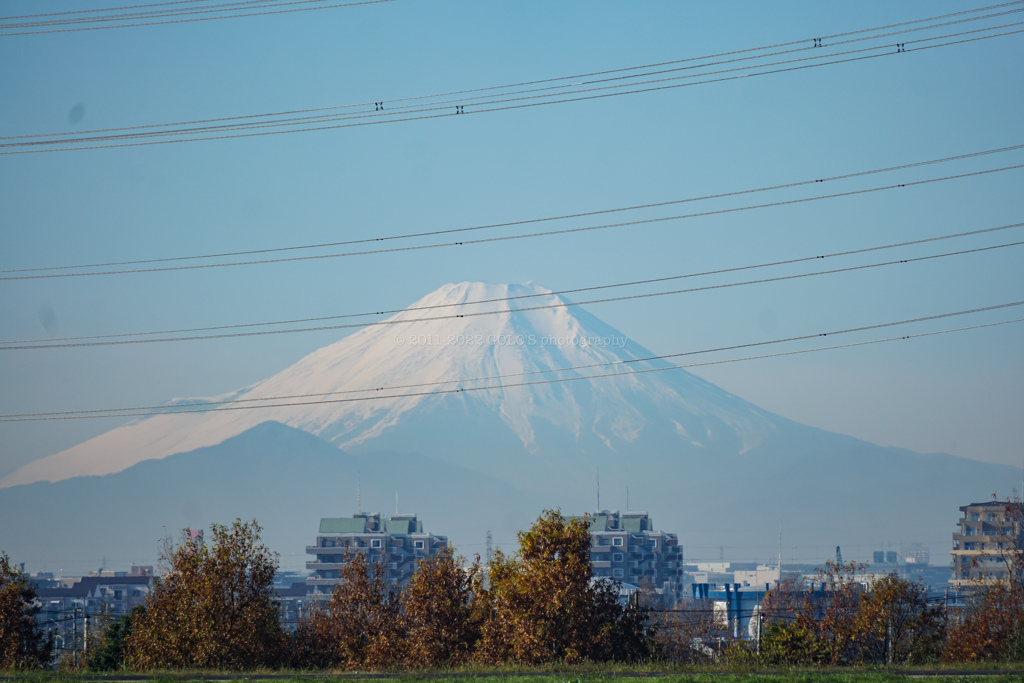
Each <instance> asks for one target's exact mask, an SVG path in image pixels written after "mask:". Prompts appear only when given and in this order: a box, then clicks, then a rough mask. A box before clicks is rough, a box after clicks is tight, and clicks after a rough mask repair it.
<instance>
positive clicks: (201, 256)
mask: <svg viewBox="0 0 1024 683" xmlns="http://www.w3.org/2000/svg"><path fill="white" fill-rule="evenodd" d="M1022 1H1024V0H1022ZM1021 149H1024V144H1019V145H1010V146H1007V147H997V148H994V149H987V150H982V151H979V152H968V153H967V154H958V155H955V156H949V157H942V158H939V159H929V160H926V161H915V162H911V163H907V164H900V165H898V166H887V167H884V168H876V169H871V170H868V171H855V172H853V173H844V174H840V175H835V176H828V177H824V178H813V179H811V180H799V181H796V182H791V183H783V184H781V185H769V186H766V187H757V188H753V189H746V190H734V191H732V192H720V193H717V194H711V195H703V196H699V197H687V198H684V199H672V200H667V201H661V202H653V203H649V204H637V205H633V206H624V207H615V208H611V209H598V210H595V211H579V212H576V213H570V214H561V215H558V216H545V217H542V218H527V219H523V220H518V221H507V222H504V223H490V224H484V225H475V226H469V227H464V228H447V229H444V230H429V231H423V232H414V233H405V234H399V235H387V236H384V237H367V238H363V239H354V240H343V241H337V242H321V243H319V244H302V245H293V246H287V247H274V248H269V249H247V250H244V251H227V252H220V253H214V254H195V255H190V256H172V257H165V258H153V259H136V260H132V261H107V262H101V263H86V264H77V265H69V266H42V267H36V268H13V269H6V270H0V275H3V274H7V273H30V272H46V271H53V270H81V269H84V268H109V267H114V266H134V265H145V264H150V263H171V262H177V261H193V260H199V259H213V258H228V257H232V256H252V255H256V254H272V253H281V252H287V251H297V250H303V249H326V248H330V247H343V246H350V245H354V244H370V243H374V242H388V241H394V240H405V239H414V238H420V237H436V236H438V235H451V234H458V233H465V232H476V231H480V230H493V229H496V228H508V227H515V226H519V225H531V224H535V223H548V222H552V221H561V220H569V219H575V218H586V217H589V216H600V215H605V214H611V213H621V212H624V211H639V210H643V209H653V208H660V207H664V206H672V205H676V204H687V203H690V202H698V201H705V200H710V199H725V198H727V197H738V196H741V195H745V194H755V193H759V192H772V191H775V190H783V189H789V188H794V187H801V186H805V185H814V184H817V183H827V182H833V181H836V180H848V179H850V178H859V177H862V176H868V175H876V174H879V173H890V172H893V171H903V170H906V169H910V168H918V167H921V166H931V165H933V164H941V163H948V162H952V161H962V160H964V159H972V158H975V157H981V156H987V155H989V154H1000V153H1003V152H1012V151H1017V150H1021ZM0 279H3V278H0Z"/></svg>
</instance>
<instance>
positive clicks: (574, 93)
mask: <svg viewBox="0 0 1024 683" xmlns="http://www.w3.org/2000/svg"><path fill="white" fill-rule="evenodd" d="M1022 23H1024V22H1016V23H1012V24H1005V25H1003V26H998V27H989V28H984V29H976V30H973V31H966V32H962V33H957V34H949V35H946V36H936V37H932V38H924V39H920V40H915V41H906V42H904V43H899V44H897V45H883V46H878V47H870V48H862V49H858V50H850V51H846V52H838V53H833V54H832V55H818V56H813V57H804V58H798V59H790V60H783V61H779V62H772V63H768V64H760V65H756V66H749V67H747V66H744V67H734V68H730V69H720V70H717V71H711V72H706V73H698V74H689V75H685V76H674V77H670V78H661V79H654V80H649V81H640V82H631V83H624V84H617V85H608V86H601V87H590V88H582V89H576V90H569V89H560V90H559V92H556V93H548V94H542V95H521V96H519V97H508V96H507V95H511V94H514V93H508V94H503V95H498V96H497V97H498V98H499V99H491V100H488V101H485V102H478V103H476V104H474V105H472V106H471V108H470V110H468V111H466V110H465V108H464V106H463V105H456V106H454V107H453V106H451V105H450V104H448V105H445V106H441V103H431V104H429V105H425V106H423V107H420V108H418V109H411V110H407V111H405V112H399V114H404V115H400V116H395V117H392V116H391V113H390V112H389V111H386V110H385V109H380V108H379V107H375V110H374V111H372V112H371V111H369V110H366V111H364V112H359V113H355V114H346V115H334V116H328V115H324V116H321V117H311V118H315V119H317V121H315V122H313V123H316V124H321V123H325V122H332V121H351V122H350V123H331V124H330V125H308V124H309V123H310V122H305V123H302V122H300V123H294V122H288V121H284V122H268V123H251V124H241V123H239V124H229V125H226V126H221V127H210V126H208V127H205V128H194V129H182V130H171V131H157V132H138V133H124V134H121V135H108V136H94V137H71V138H68V137H64V138H61V139H55V140H47V139H36V140H24V139H23V138H24V137H27V136H19V137H18V138H8V139H22V140H23V141H21V142H9V143H6V144H4V145H0V147H4V148H7V149H6V151H2V152H0V154H34V153H43V152H52V151H73V150H85V149H106V148H112V147H133V146H140V145H156V144H169V143H174V142H196V141H202V140H225V139H233V138H244V137H253V136H263V135H279V134H284V133H297V132H312V131H322V130H334V129H339V128H350V127H356V126H366V125H377V124H382V123H399V122H407V121H417V120H425V119H435V118H443V117H449V116H455V115H457V114H470V113H487V112H495V111H507V110H513V109H521V108H525V107H534V106H540V105H546V104H562V103H566V102H579V101H585V100H593V99H601V98H607V97H615V96H619V95H629V94H638V93H646V92H654V91H659V90H668V89H674V88H680V87H687V86H690V85H703V84H708V83H719V82H723V81H729V80H736V79H738V78H748V77H752V76H764V75H770V74H777V73H784V72H788V71H796V70H802V69H807V68H812V67H816V66H829V65H835V64H842V63H848V62H854V61H860V60H864V59H872V58H875V57H882V56H889V55H892V54H901V53H906V52H913V51H920V50H927V49H931V48H936V47H947V46H951V45H959V44H964V43H969V42H974V41H977V40H987V39H989V38H999V37H1005V36H1009V35H1015V34H1018V33H1022V32H1024V29H1018V30H1013V31H1006V32H1003V33H998V34H989V35H984V36H975V37H973V38H963V39H961V40H953V41H949V42H946V43H939V44H935V45H918V46H917V47H911V48H908V47H907V45H913V44H916V43H922V42H929V41H935V40H940V39H944V38H950V37H956V36H963V35H968V34H973V33H978V32H986V31H993V30H997V29H1001V28H1006V27H1012V26H1019V25H1021V24H1022ZM893 48H896V49H893ZM878 50H886V51H885V52H879V53H877V54H868V55H863V54H860V55H859V56H855V57H847V58H844V59H832V60H830V61H822V62H818V63H814V64H798V65H796V66H785V67H782V66H780V68H775V69H769V70H766V71H755V72H750V73H743V74H739V75H729V76H722V77H718V78H707V79H705V80H699V81H692V82H686V83H669V84H667V85H666V84H665V83H666V82H668V81H678V80H681V79H693V78H700V77H703V76H709V75H714V74H725V73H731V72H736V71H748V70H750V69H764V68H765V67H767V66H778V65H787V64H796V63H798V62H806V61H808V60H816V59H822V58H823V57H825V56H838V55H846V54H857V53H863V52H865V51H878ZM658 84H660V85H658ZM575 85H579V84H575ZM644 85H646V86H648V87H637V86H644ZM569 87H572V86H566V88H569ZM624 88H632V89H631V90H623V89H624ZM607 90H618V92H601V91H607ZM584 93H590V94H584ZM538 100H543V101H538ZM452 101H454V100H452ZM377 104H379V103H377ZM465 106H469V105H465ZM360 119H376V120H360ZM299 125H303V126H305V127H297V126H299ZM282 126H290V127H289V128H288V129H286V130H256V129H262V128H271V127H278V128H280V127H282ZM222 131H256V132H234V133H229V132H222ZM218 132H220V134H213V133H218ZM188 134H193V135H199V136H200V137H174V136H181V135H188ZM37 137H45V135H44V136H37ZM167 137H173V139H157V140H146V139H147V138H167ZM131 140H143V141H141V142H138V141H136V142H132V141H131ZM104 141H115V142H110V143H109V144H88V143H94V142H104ZM65 144H68V145H78V146H72V147H60V146H57V145H65ZM44 146H45V147H44ZM19 148H29V149H19Z"/></svg>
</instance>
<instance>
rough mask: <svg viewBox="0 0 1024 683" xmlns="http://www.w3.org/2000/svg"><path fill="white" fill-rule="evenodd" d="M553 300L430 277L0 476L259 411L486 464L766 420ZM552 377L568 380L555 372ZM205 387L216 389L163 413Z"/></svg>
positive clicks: (172, 440)
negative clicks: (379, 313)
mask: <svg viewBox="0 0 1024 683" xmlns="http://www.w3.org/2000/svg"><path fill="white" fill-rule="evenodd" d="M567 303H569V302H567V300H565V299H564V298H562V297H560V296H558V295H556V294H553V293H552V292H551V291H550V290H548V289H544V288H542V287H538V286H535V285H529V284H528V285H493V284H486V283H481V282H463V283H459V284H449V285H445V286H443V287H441V288H440V289H438V290H436V291H434V292H432V293H430V294H428V295H427V296H425V297H424V298H422V299H420V300H419V301H417V302H416V303H414V304H412V305H411V306H410V307H409V308H407V309H406V310H404V311H402V312H401V313H398V314H395V315H393V316H391V317H390V318H387V319H386V320H382V321H374V322H371V323H369V324H368V325H367V326H366V327H365V328H363V329H361V330H360V331H358V332H356V333H354V334H352V335H350V336H348V337H345V338H344V339H342V340H340V341H338V342H336V343H334V344H330V345H328V346H325V347H323V348H321V349H319V350H317V351H315V352H313V353H311V354H309V355H308V356H306V357H305V358H303V359H301V360H300V361H298V362H297V363H295V364H294V365H292V366H291V367H289V368H286V369H285V370H282V371H281V372H279V373H278V374H276V375H274V376H272V377H269V378H268V379H266V380H263V381H261V382H258V383H256V384H253V385H252V386H249V387H246V388H244V389H241V390H238V391H235V392H232V393H230V394H226V395H224V396H220V397H216V398H213V399H191V400H189V399H177V400H174V401H172V402H170V403H168V404H167V411H168V412H167V413H165V414H160V415H154V416H150V417H146V418H142V419H139V420H136V421H134V422H132V423H130V424H128V425H125V426H122V427H118V428H116V429H113V430H111V431H109V432H107V433H105V434H102V435H100V436H98V437H96V438H94V439H91V440H89V441H86V442H85V443H82V444H79V445H77V446H74V447H73V448H69V449H67V450H65V451H63V452H61V453H57V454H55V455H52V456H49V457H47V458H43V459H41V460H37V461H34V462H32V463H29V464H28V465H25V466H24V467H22V468H21V469H19V470H17V471H16V472H14V473H12V474H10V475H8V476H7V477H4V478H2V479H0V487H9V486H15V485H18V484H26V483H31V482H34V481H58V480H62V479H68V478H71V477H76V476H84V475H103V474H109V473H113V472H119V471H121V470H124V469H126V468H128V467H130V466H132V465H134V464H135V463H137V462H140V461H143V460H152V459H162V458H165V457H167V456H169V455H172V454H174V453H179V452H185V451H191V450H194V449H197V448H201V447H204V446H212V445H215V444H218V443H221V442H223V441H225V440H226V439H229V438H231V437H233V436H236V435H238V434H241V433H242V432H245V431H246V430H249V429H250V428H252V427H254V426H256V425H258V424H260V423H262V422H266V421H269V420H274V421H277V422H281V423H284V424H286V425H289V426H291V427H294V428H297V429H301V430H303V431H306V432H308V433H311V434H314V435H316V436H318V437H320V438H321V439H324V440H327V441H329V442H331V443H333V444H335V445H337V446H338V447H339V448H342V449H346V450H355V451H358V450H360V449H364V450H365V449H380V448H390V449H394V450H400V451H405V452H410V451H418V452H424V451H426V452H428V453H429V454H431V455H433V456H434V457H438V458H441V459H447V460H450V461H456V462H457V463H458V464H461V465H464V466H468V467H471V468H473V469H492V467H491V465H492V464H493V463H491V464H489V465H484V464H483V463H482V462H480V459H485V458H488V457H501V456H499V455H498V453H504V454H507V453H508V452H509V448H508V447H507V444H509V443H514V444H518V446H517V447H516V448H518V449H519V450H521V451H525V452H526V453H527V454H532V455H534V456H536V457H538V458H540V460H541V461H544V460H550V459H552V458H564V457H570V458H573V457H577V456H578V457H584V458H586V459H588V460H589V461H593V462H595V463H598V464H599V463H600V462H601V461H602V460H604V459H606V458H607V457H611V456H615V457H616V458H619V459H621V458H622V457H624V456H625V455H627V454H629V453H631V452H634V451H636V450H637V449H638V448H643V449H648V450H649V449H650V448H651V447H652V446H654V445H657V446H658V447H659V449H664V448H666V447H667V448H668V449H669V450H670V451H671V452H681V451H682V452H688V451H693V450H694V449H705V451H706V452H724V453H733V454H735V453H742V452H745V451H747V450H749V449H750V448H752V447H755V446H757V445H758V444H759V443H760V442H761V441H762V440H763V439H764V438H765V436H766V435H768V434H770V433H771V432H772V431H773V430H774V429H775V423H777V422H779V421H780V420H781V418H777V417H776V416H773V415H771V414H769V413H766V412H764V411H761V410H760V409H758V408H756V407H755V406H752V405H751V404H749V403H746V402H745V401H742V400H741V399H738V398H736V397H735V396H732V395H730V394H728V393H727V392H725V391H723V390H721V389H719V388H717V387H715V386H713V385H711V384H709V383H707V382H705V381H703V380H701V379H699V378H697V377H695V376H693V375H691V374H689V373H686V372H684V371H681V370H669V371H666V372H649V373H639V374H637V373H632V372H631V371H632V370H639V369H646V368H654V367H664V366H665V364H664V363H663V362H659V361H644V362H636V363H633V362H631V361H636V360H637V359H640V358H645V357H650V356H652V355H653V354H652V353H651V352H650V351H648V350H646V349H644V348H643V347H642V346H640V345H638V344H636V343H635V342H633V341H631V340H629V339H628V338H627V337H626V335H624V334H623V333H621V332H619V331H618V330H616V329H614V328H612V327H610V326H608V325H606V324H605V323H603V322H601V321H600V320H598V319H597V318H595V317H593V316H592V315H589V314H588V313H586V312H585V311H583V310H582V309H581V308H579V307H576V306H567V305H566V304H567ZM659 363H660V365H659ZM611 373H622V376H620V377H608V376H607V375H609V374H611ZM600 375H604V376H600ZM594 376H599V377H594ZM588 377H592V378H588ZM564 378H576V379H573V380H572V381H564V382H559V381H554V380H558V379H564ZM208 401H227V403H224V404H223V405H222V406H220V409H218V410H215V411H212V412H203V413H194V412H193V413H176V412H175V411H176V410H180V409H182V407H184V409H187V405H186V404H188V403H194V402H208ZM511 437H514V438H511ZM498 444H504V445H502V446H500V447H498ZM708 449H709V450H708ZM509 465H510V466H511V463H509ZM499 469H500V468H499ZM512 469H513V470H514V469H515V467H514V466H512Z"/></svg>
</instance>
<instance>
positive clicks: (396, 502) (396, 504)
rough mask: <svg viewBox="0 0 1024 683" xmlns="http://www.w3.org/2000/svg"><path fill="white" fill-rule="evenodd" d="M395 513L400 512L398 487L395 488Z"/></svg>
mask: <svg viewBox="0 0 1024 683" xmlns="http://www.w3.org/2000/svg"><path fill="white" fill-rule="evenodd" d="M395 514H396V515H397V514H398V489H395Z"/></svg>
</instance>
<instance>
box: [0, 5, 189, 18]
mask: <svg viewBox="0 0 1024 683" xmlns="http://www.w3.org/2000/svg"><path fill="white" fill-rule="evenodd" d="M208 1H209V0H172V1H171V2H151V3H149V4H147V5H125V6H122V7H103V8H98V9H78V10H67V11H64V12H46V13H43V14H21V15H18V16H13V17H0V21H14V20H16V19H35V18H37V17H59V16H64V15H73V14H95V13H97V12H119V11H121V10H132V9H145V8H147V7H165V6H167V5H194V4H195V3H197V2H208Z"/></svg>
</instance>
